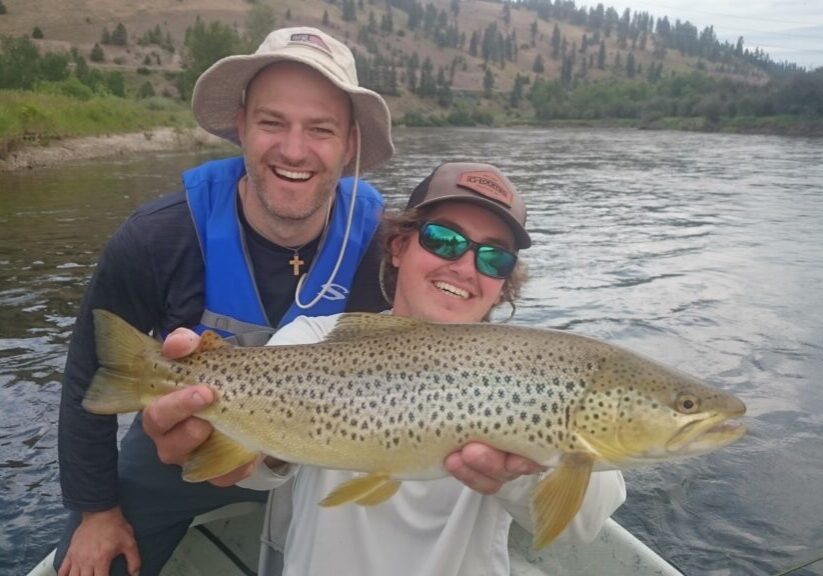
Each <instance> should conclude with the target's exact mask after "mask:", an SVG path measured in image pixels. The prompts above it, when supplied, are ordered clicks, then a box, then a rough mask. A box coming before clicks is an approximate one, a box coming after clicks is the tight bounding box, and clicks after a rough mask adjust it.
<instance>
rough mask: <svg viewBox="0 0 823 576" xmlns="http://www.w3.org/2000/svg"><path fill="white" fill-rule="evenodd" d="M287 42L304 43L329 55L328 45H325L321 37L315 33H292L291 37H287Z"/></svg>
mask: <svg viewBox="0 0 823 576" xmlns="http://www.w3.org/2000/svg"><path fill="white" fill-rule="evenodd" d="M289 44H305V45H307V46H312V47H314V48H318V49H320V50H322V51H323V52H325V53H326V54H328V55H329V56H331V50H330V49H329V47H328V46H326V43H325V42H323V39H322V38H321V37H320V36H318V35H317V34H309V33H306V32H302V33H300V34H292V35H291V38H289Z"/></svg>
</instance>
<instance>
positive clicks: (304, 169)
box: [54, 27, 394, 576]
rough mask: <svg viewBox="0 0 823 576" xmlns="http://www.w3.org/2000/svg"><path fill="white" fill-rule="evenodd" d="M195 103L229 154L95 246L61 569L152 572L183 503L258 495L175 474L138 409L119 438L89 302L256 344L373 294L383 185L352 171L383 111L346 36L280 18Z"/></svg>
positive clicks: (67, 410)
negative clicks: (89, 394) (99, 383)
mask: <svg viewBox="0 0 823 576" xmlns="http://www.w3.org/2000/svg"><path fill="white" fill-rule="evenodd" d="M192 109H193V111H194V116H195V118H196V119H197V122H198V123H199V124H200V125H201V126H202V127H203V128H204V129H205V130H207V131H209V132H211V133H212V134H216V135H217V136H220V137H221V138H224V139H226V140H228V141H230V142H233V143H235V144H237V145H239V146H240V147H241V149H242V152H243V154H242V157H236V158H228V159H223V160H217V161H213V162H207V163H205V164H203V165H201V166H198V167H196V168H193V169H191V170H188V171H187V172H185V173H184V174H183V177H182V179H183V187H184V190H183V191H181V192H179V193H177V194H173V195H171V196H167V197H164V198H161V199H159V200H157V201H154V202H151V203H149V204H147V205H146V206H143V207H140V208H138V209H137V210H136V211H135V212H134V214H132V215H131V217H129V218H128V219H127V220H126V222H125V223H123V224H122V225H121V227H120V228H119V229H118V230H117V231H116V232H115V234H114V236H113V237H112V239H111V240H110V241H109V243H108V245H107V246H106V248H105V250H104V252H103V254H102V256H101V259H100V262H99V265H98V266H97V269H96V271H95V275H94V278H93V279H92V281H91V284H90V286H89V288H88V291H87V294H86V297H85V299H84V301H83V304H82V307H81V310H80V313H79V315H78V318H77V322H76V324H75V328H74V334H73V336H72V341H71V344H70V348H69V353H68V359H67V363H66V369H65V377H64V385H63V395H62V401H61V409H60V429H59V458H60V479H61V485H62V489H63V501H64V504H65V505H66V507H67V508H69V510H70V511H71V515H70V519H69V522H68V525H67V529H66V531H65V534H64V536H63V539H62V541H61V543H60V546H59V547H58V550H57V554H56V557H55V562H54V566H55V568H56V569H58V570H59V574H60V575H61V576H63V575H66V576H68V575H73V574H81V573H82V574H87V573H88V574H91V573H95V574H107V573H109V571H111V573H115V574H125V573H129V574H135V573H137V572H138V570H139V571H140V573H141V574H144V575H145V574H157V573H158V572H159V571H160V569H161V568H162V566H163V564H165V562H166V560H167V559H168V558H169V556H170V555H171V553H172V551H173V550H174V548H175V546H176V545H177V543H178V542H179V540H180V539H181V538H182V536H183V534H184V533H185V531H186V529H187V527H188V525H189V523H190V521H191V519H192V518H193V517H194V516H196V515H197V514H201V513H204V512H206V511H208V510H211V509H214V508H217V507H220V506H222V505H224V504H227V503H230V502H235V501H240V500H250V499H255V500H262V499H265V494H263V493H259V492H252V491H246V490H242V489H239V488H234V487H232V488H218V487H215V486H212V485H210V484H208V483H201V484H187V483H185V482H183V480H182V479H181V476H180V469H179V468H178V467H177V466H173V465H169V464H163V463H161V461H160V460H159V459H158V454H157V450H156V449H155V444H154V443H153V442H152V441H151V440H150V439H149V437H148V436H147V435H146V433H144V431H143V426H142V418H141V417H140V416H138V417H137V418H136V420H135V422H134V424H133V425H132V427H131V429H130V430H129V432H128V434H127V435H126V437H125V438H124V439H123V442H122V445H121V450H120V452H119V454H118V450H117V420H116V417H114V416H96V415H92V414H89V413H87V412H86V411H85V410H83V408H82V405H81V403H82V400H83V396H84V393H85V391H86V389H87V388H88V386H89V383H90V382H91V380H92V377H93V375H94V373H95V371H96V370H97V368H98V363H97V357H96V353H95V346H94V326H93V321H92V310H94V309H96V308H102V309H106V310H110V311H112V312H114V313H116V314H117V315H119V316H121V317H123V318H124V319H126V320H127V321H128V322H130V323H131V324H133V325H135V326H137V327H139V328H140V329H141V330H143V331H145V332H147V333H149V332H151V333H152V334H154V335H156V336H157V337H164V336H165V335H167V334H168V333H169V332H171V331H172V330H174V329H175V328H177V327H180V326H189V327H195V329H196V330H198V331H200V330H203V329H207V328H208V329H212V330H216V331H218V332H219V333H220V334H221V335H223V336H225V337H227V338H232V339H234V340H235V341H236V342H237V343H239V344H241V345H252V344H257V343H262V342H265V341H266V340H267V339H268V337H269V336H270V335H271V333H273V332H274V330H275V329H276V328H277V327H278V326H280V325H282V324H285V323H287V322H289V321H291V320H292V319H293V318H294V317H296V316H298V315H310V316H314V315H327V314H332V313H336V312H342V311H344V310H346V309H354V310H369V309H371V310H374V309H376V308H379V307H381V302H382V299H381V298H380V296H379V288H378V285H377V278H376V276H377V275H376V269H377V262H378V254H379V250H378V249H377V246H376V244H375V243H374V242H372V239H373V236H374V232H375V230H376V228H377V224H378V221H379V218H380V214H381V212H382V207H383V201H382V198H381V197H380V195H379V194H378V193H377V191H376V190H374V189H373V188H372V187H371V186H369V185H368V184H367V183H366V182H363V181H361V180H360V179H359V177H360V172H361V171H366V170H372V169H376V168H379V167H381V166H383V165H384V164H385V163H386V162H387V161H388V160H389V159H390V158H391V156H392V154H393V152H394V147H393V144H392V139H391V121H390V116H389V110H388V107H387V106H386V103H385V102H384V100H383V98H381V97H380V95H378V94H377V93H375V92H373V91H371V90H368V89H365V88H362V87H361V86H359V84H358V80H357V74H356V70H355V61H354V57H353V55H352V53H351V51H350V50H349V49H348V48H347V47H346V46H345V45H344V44H342V43H341V42H339V41H338V40H336V39H335V38H332V37H331V36H329V35H328V34H326V33H324V32H322V31H321V30H317V29H315V28H305V27H303V28H286V29H281V30H276V31H274V32H272V33H271V34H269V36H268V37H267V38H266V39H265V40H264V41H263V43H262V44H261V45H260V47H259V48H258V50H257V51H256V52H255V53H254V54H251V55H242V56H230V57H227V58H224V59H222V60H220V61H218V62H217V63H215V64H214V65H213V66H212V67H211V68H209V69H208V70H207V71H206V72H204V73H203V75H202V76H201V77H200V78H199V79H198V82H197V84H196V86H195V89H194V95H193V98H192ZM358 270H359V272H358ZM356 272H358V274H357V275H356V274H355V273H356ZM350 293H352V294H354V295H355V299H349V298H348V296H349V294H350ZM191 400H192V401H194V402H197V400H198V398H197V397H196V396H194V397H192V398H191ZM198 423H200V424H205V423H203V422H202V421H197V420H194V419H188V420H185V421H184V422H182V423H180V425H177V424H178V423H177V422H167V423H163V422H159V423H158V422H154V426H155V427H154V429H153V430H150V433H152V434H158V435H170V436H174V435H178V436H181V435H182V436H186V435H189V434H192V433H193V431H196V427H197V425H198ZM160 459H162V460H163V462H176V457H175V455H174V454H163V453H161V454H160ZM113 561H114V562H113Z"/></svg>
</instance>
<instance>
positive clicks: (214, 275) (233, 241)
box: [183, 158, 383, 346]
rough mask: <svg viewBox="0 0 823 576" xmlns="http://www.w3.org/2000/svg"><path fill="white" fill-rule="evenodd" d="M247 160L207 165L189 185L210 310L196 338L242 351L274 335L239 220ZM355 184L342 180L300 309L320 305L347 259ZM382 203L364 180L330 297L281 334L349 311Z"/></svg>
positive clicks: (290, 315) (287, 318)
mask: <svg viewBox="0 0 823 576" xmlns="http://www.w3.org/2000/svg"><path fill="white" fill-rule="evenodd" d="M245 172H246V169H245V165H244V163H243V159H242V158H228V159H224V160H215V161H212V162H207V163H205V164H202V165H200V166H198V167H196V168H193V169H191V170H187V171H186V172H184V173H183V184H184V186H185V189H186V197H187V200H188V204H189V209H190V210H191V214H192V219H193V220H194V224H195V228H196V229H197V235H198V239H199V241H200V249H201V250H202V252H203V261H204V263H205V275H206V277H205V282H204V286H205V309H204V312H203V316H202V318H201V320H200V324H199V325H198V326H195V327H194V329H195V330H196V331H197V332H202V331H203V330H206V329H209V330H214V331H216V332H217V333H219V334H220V335H221V336H223V337H227V338H232V339H234V340H235V341H237V342H238V343H239V344H241V345H247V346H252V345H261V344H264V343H265V342H266V341H267V340H268V338H269V336H270V335H271V334H272V333H273V332H274V328H273V327H272V326H270V324H269V320H268V318H267V317H266V312H265V308H264V307H263V303H262V302H261V300H260V294H259V293H258V291H257V285H256V284H255V281H254V275H253V273H252V268H251V266H250V265H249V255H248V251H247V250H246V240H245V235H244V234H243V231H242V225H241V223H240V218H239V215H238V214H237V183H238V182H239V181H240V179H241V178H242V177H243V175H244V174H245ZM353 182H354V179H353V178H350V177H348V178H341V179H340V181H339V182H338V185H337V192H336V198H335V202H334V208H333V210H332V214H331V218H330V220H329V223H328V226H327V227H326V231H325V232H324V234H323V238H322V239H321V241H320V245H319V247H318V250H317V254H316V255H315V257H314V261H313V262H312V265H311V267H310V269H309V271H308V273H307V274H308V276H307V277H306V278H305V280H304V281H303V285H302V289H301V292H300V295H299V296H300V302H301V303H302V304H304V305H305V304H306V303H309V302H311V301H312V300H314V299H315V297H316V296H317V294H319V293H320V291H321V290H323V287H324V284H327V283H328V281H329V277H330V276H331V273H332V270H333V269H334V266H335V264H336V263H337V259H338V258H339V255H340V249H341V246H342V243H343V237H344V235H345V233H346V220H347V218H348V213H349V208H350V206H351V199H352V198H351V193H352V186H353ZM382 210H383V198H382V196H380V194H379V193H378V192H377V190H375V189H374V188H373V187H372V186H371V185H369V184H368V183H367V182H364V181H363V180H360V181H359V182H358V184H357V197H356V201H355V208H354V215H353V218H352V224H351V231H350V232H349V239H348V243H347V244H346V247H345V252H344V255H343V261H342V263H341V265H340V267H339V269H338V271H337V274H336V275H335V277H334V283H333V284H332V285H330V286H328V288H327V291H326V293H325V294H324V296H323V297H322V298H320V299H319V300H318V301H317V302H316V303H315V304H314V305H313V306H311V307H310V308H305V309H304V308H299V307H298V306H297V305H295V304H294V303H292V305H291V307H290V308H289V310H288V311H287V312H286V314H285V315H284V316H283V318H281V319H280V322H279V323H278V327H279V326H282V325H284V324H288V323H289V322H291V321H292V320H293V319H294V318H296V317H297V316H301V315H302V316H326V315H329V314H336V313H339V312H343V311H345V308H346V301H347V297H348V294H349V290H350V289H351V284H352V281H353V279H354V275H355V273H356V272H357V266H358V265H359V264H360V260H361V259H362V257H363V254H365V252H366V250H367V248H368V246H369V243H370V242H371V239H372V236H373V235H374V233H375V231H376V230H377V225H378V223H379V221H380V215H381V213H382Z"/></svg>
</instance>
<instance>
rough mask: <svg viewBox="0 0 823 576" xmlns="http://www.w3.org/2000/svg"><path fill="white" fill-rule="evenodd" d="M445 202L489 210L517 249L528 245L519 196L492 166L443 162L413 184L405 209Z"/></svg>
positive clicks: (528, 237) (507, 180) (530, 243)
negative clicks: (508, 231) (466, 203)
mask: <svg viewBox="0 0 823 576" xmlns="http://www.w3.org/2000/svg"><path fill="white" fill-rule="evenodd" d="M446 201H458V202H470V203H472V204H477V205H479V206H482V207H484V208H487V209H488V210H491V211H492V212H494V213H495V214H497V215H498V216H500V218H501V219H502V220H503V222H505V223H506V224H508V226H509V228H511V230H512V233H513V234H514V238H515V242H516V244H517V248H518V249H522V248H528V247H529V246H531V245H532V239H531V237H530V236H529V233H528V232H526V204H525V203H524V202H523V197H522V196H521V195H520V192H518V191H517V188H515V187H514V184H512V183H511V180H509V179H508V178H506V175H505V174H503V173H502V172H501V171H500V169H499V168H497V167H496V166H492V165H491V164H485V163H480V162H446V163H443V164H441V165H440V166H438V167H437V168H435V169H434V171H433V172H432V173H431V174H429V175H428V177H427V178H426V179H425V180H423V181H422V182H421V183H420V184H418V185H417V187H416V188H415V189H414V191H413V192H412V194H411V197H409V202H408V204H407V205H406V208H407V209H408V208H423V207H424V206H431V205H432V204H437V203H439V202H446Z"/></svg>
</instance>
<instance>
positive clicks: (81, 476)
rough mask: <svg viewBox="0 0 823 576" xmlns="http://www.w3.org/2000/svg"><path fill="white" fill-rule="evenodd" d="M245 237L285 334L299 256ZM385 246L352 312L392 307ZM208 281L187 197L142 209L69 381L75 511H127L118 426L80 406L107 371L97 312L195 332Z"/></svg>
mask: <svg viewBox="0 0 823 576" xmlns="http://www.w3.org/2000/svg"><path fill="white" fill-rule="evenodd" d="M240 213H241V214H242V210H241V211H240ZM243 230H244V233H245V235H246V240H247V246H248V249H249V256H250V258H251V262H252V267H253V269H254V277H255V280H256V282H257V287H258V290H259V293H260V297H261V300H262V301H263V305H264V307H265V309H266V314H267V315H268V317H269V320H270V321H271V322H272V323H273V325H276V324H277V322H278V321H279V319H280V318H281V317H282V316H283V314H285V313H286V311H287V310H288V308H289V306H290V305H291V303H292V300H293V298H294V291H295V288H296V286H297V280H298V278H297V277H295V276H294V275H293V273H292V266H291V265H290V264H289V263H288V260H290V259H291V257H292V255H293V254H294V252H293V251H292V250H291V249H284V248H281V247H279V246H277V245H275V244H273V243H271V242H269V241H268V240H266V239H265V238H263V237H262V236H260V235H258V234H257V233H256V232H255V231H254V230H253V229H252V228H251V227H250V226H249V225H248V223H247V222H245V221H243ZM376 238H377V235H375V239H373V240H372V243H371V245H370V246H369V249H368V251H367V252H366V254H365V255H364V257H363V260H362V261H361V264H360V267H359V268H358V272H357V275H356V276H355V278H354V282H353V284H352V289H351V296H350V298H349V301H348V303H347V309H348V310H358V311H379V310H382V309H384V308H386V307H387V305H386V304H385V302H384V300H383V298H382V296H381V294H380V290H379V285H378V280H377V270H378V267H379V259H380V251H379V246H378V242H377V241H376ZM316 250H317V241H314V242H311V243H309V244H308V245H306V246H305V247H303V248H302V249H301V250H300V257H301V258H302V259H303V260H304V261H305V263H306V265H307V266H310V265H311V261H312V259H313V258H314V255H315V252H316ZM203 279H204V263H203V257H202V254H201V251H200V246H199V243H198V240H197V235H196V233H195V229H194V223H193V221H192V219H191V216H190V213H189V208H188V204H187V202H186V198H185V194H184V193H182V192H179V193H176V194H173V195H170V196H167V197H164V198H161V199H159V200H156V201H154V202H151V203H149V204H146V205H145V206H143V207H141V208H138V209H137V210H136V211H135V212H134V213H133V214H132V215H131V216H130V217H129V218H128V219H127V220H126V221H125V222H124V223H123V224H122V225H121V226H120V228H119V229H118V230H117V231H116V232H115V233H114V236H113V237H112V238H111V240H110V241H109V242H108V244H107V245H106V247H105V249H104V251H103V253H102V255H101V257H100V261H99V263H98V266H97V269H96V272H95V274H94V276H93V277H92V280H91V283H90V285H89V288H88V290H87V292H86V295H85V298H84V299H83V302H82V304H81V308H80V312H79V315H78V317H77V321H76V324H75V326H74V332H73V334H72V338H71V343H70V345H69V352H68V357H67V360H66V369H65V373H64V377H63V390H62V398H61V403H60V424H59V433H58V451H59V461H60V483H61V487H62V490H63V503H64V505H65V506H66V507H67V508H69V509H71V510H77V511H81V512H94V511H100V510H107V509H109V508H112V507H113V506H115V505H116V504H117V503H118V498H117V418H116V416H101V415H95V414H91V413H89V412H86V411H85V410H84V409H83V407H82V405H81V402H82V400H83V396H84V394H85V392H86V389H87V388H88V386H89V384H90V382H91V379H92V376H93V375H94V372H95V371H96V370H97V368H98V363H97V356H96V353H95V348H94V325H93V321H92V310H93V309H95V308H104V309H106V310H110V311H112V312H114V313H115V314H117V315H119V316H121V317H122V318H123V319H124V320H126V321H127V322H129V323H130V324H132V325H133V326H135V327H136V328H138V329H139V330H141V331H144V332H150V331H154V332H155V333H158V334H164V333H167V332H169V331H171V330H174V329H175V328H177V327H179V326H194V325H196V324H197V323H199V321H200V318H201V315H202V313H203V302H204V286H203Z"/></svg>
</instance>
